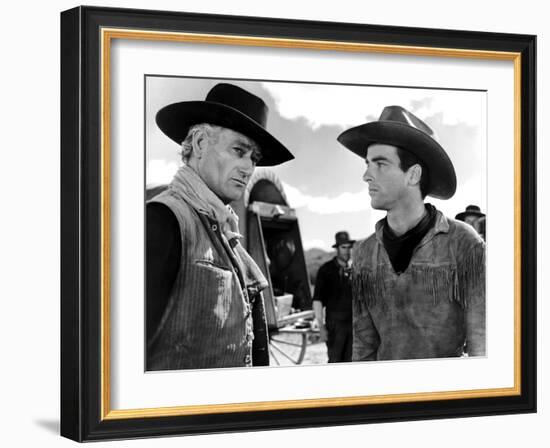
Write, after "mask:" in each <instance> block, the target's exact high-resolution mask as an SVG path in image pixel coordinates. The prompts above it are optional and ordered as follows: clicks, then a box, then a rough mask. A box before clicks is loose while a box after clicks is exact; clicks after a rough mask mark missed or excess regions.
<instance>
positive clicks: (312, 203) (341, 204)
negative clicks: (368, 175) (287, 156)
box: [283, 182, 370, 215]
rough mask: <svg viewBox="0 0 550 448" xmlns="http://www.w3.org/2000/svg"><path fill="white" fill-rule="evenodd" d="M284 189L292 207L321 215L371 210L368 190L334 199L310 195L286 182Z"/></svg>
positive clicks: (343, 194)
mask: <svg viewBox="0 0 550 448" xmlns="http://www.w3.org/2000/svg"><path fill="white" fill-rule="evenodd" d="M283 188H284V190H285V193H286V196H287V198H288V203H289V205H290V206H291V207H293V208H307V209H308V210H309V211H311V212H313V213H318V214H320V215H331V214H335V213H354V212H360V211H364V210H370V197H369V194H368V189H366V188H365V189H364V190H363V191H360V192H357V193H349V192H345V193H342V194H339V195H338V196H335V197H333V198H330V197H327V196H312V195H308V194H305V193H302V192H301V191H300V190H299V189H298V188H296V187H293V186H292V185H289V184H287V183H285V182H283Z"/></svg>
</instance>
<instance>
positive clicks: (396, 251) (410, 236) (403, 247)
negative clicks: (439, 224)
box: [382, 204, 436, 274]
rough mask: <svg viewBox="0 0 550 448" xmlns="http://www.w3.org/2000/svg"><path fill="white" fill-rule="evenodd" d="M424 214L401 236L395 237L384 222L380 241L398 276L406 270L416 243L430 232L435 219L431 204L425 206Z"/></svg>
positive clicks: (434, 211) (434, 210) (385, 221)
mask: <svg viewBox="0 0 550 448" xmlns="http://www.w3.org/2000/svg"><path fill="white" fill-rule="evenodd" d="M426 212H427V213H426V214H425V215H424V217H423V218H422V219H421V220H420V222H419V223H418V224H417V225H416V226H414V227H413V228H412V229H410V230H409V231H407V232H406V233H404V234H403V235H401V236H396V235H395V233H393V231H392V230H391V229H390V226H389V225H388V221H387V218H386V219H385V220H384V228H383V233H382V241H383V243H384V248H385V249H386V252H387V253H388V256H389V257H390V262H391V264H392V266H393V269H394V271H395V272H397V273H398V274H400V273H401V272H404V271H405V269H407V266H409V263H410V261H411V258H412V254H413V251H414V249H415V247H416V246H418V243H420V241H421V240H422V238H424V236H425V235H426V233H428V230H430V229H431V228H432V227H433V225H434V223H435V218H436V209H435V207H434V206H433V205H431V204H426Z"/></svg>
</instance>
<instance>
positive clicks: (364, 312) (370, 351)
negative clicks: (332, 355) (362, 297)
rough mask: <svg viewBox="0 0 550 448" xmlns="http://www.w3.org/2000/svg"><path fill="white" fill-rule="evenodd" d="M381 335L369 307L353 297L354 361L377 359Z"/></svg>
mask: <svg viewBox="0 0 550 448" xmlns="http://www.w3.org/2000/svg"><path fill="white" fill-rule="evenodd" d="M379 345H380V335H379V334H378V330H377V329H376V327H375V326H374V322H373V321H372V317H371V314H370V312H369V310H368V308H367V307H366V306H365V305H363V304H361V303H360V301H358V300H356V298H355V297H354V298H353V354H352V361H376V358H377V352H378V346H379Z"/></svg>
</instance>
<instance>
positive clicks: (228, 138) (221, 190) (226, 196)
mask: <svg viewBox="0 0 550 448" xmlns="http://www.w3.org/2000/svg"><path fill="white" fill-rule="evenodd" d="M260 158H261V153H260V150H259V148H258V146H257V145H256V143H255V142H254V141H253V140H252V139H250V138H248V137H246V136H245V135H243V134H240V133H239V132H235V131H232V130H231V129H226V128H221V129H220V131H219V134H218V138H217V140H216V139H215V138H214V139H213V141H210V142H208V143H207V148H206V150H205V151H204V152H203V153H202V156H201V158H200V160H199V161H198V173H199V175H200V176H201V178H202V179H203V180H204V182H205V183H206V185H208V187H209V188H210V189H211V190H212V191H213V192H214V193H215V194H216V196H218V197H219V198H220V199H221V200H222V202H223V203H224V204H228V203H230V202H232V201H236V200H238V199H240V198H241V197H242V195H243V193H244V191H245V188H246V185H247V184H248V181H249V179H250V176H252V173H253V172H254V169H255V167H256V164H257V163H258V162H259V160H260Z"/></svg>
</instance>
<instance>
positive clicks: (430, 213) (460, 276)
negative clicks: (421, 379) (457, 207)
mask: <svg viewBox="0 0 550 448" xmlns="http://www.w3.org/2000/svg"><path fill="white" fill-rule="evenodd" d="M338 141H339V142H340V143H342V144H343V145H344V146H345V147H346V148H348V149H349V150H351V151H353V152H354V153H355V154H357V155H359V156H360V157H361V158H363V159H365V161H366V163H367V170H366V172H365V175H364V177H363V179H364V180H365V182H367V183H368V185H369V194H370V196H371V206H372V207H373V208H375V209H379V210H386V211H387V215H386V218H384V219H383V220H381V221H379V222H378V223H377V225H376V231H375V233H374V234H373V235H371V236H370V237H369V238H367V239H366V240H364V241H362V242H361V243H359V244H358V245H357V247H356V248H355V250H354V267H353V296H354V297H353V305H354V307H353V312H354V315H353V333H354V336H353V360H354V361H364V360H377V359H378V360H382V359H409V358H437V357H452V356H462V355H463V354H464V353H467V354H468V355H469V356H481V355H485V245H484V242H483V240H482V239H481V238H480V237H479V235H478V234H477V233H476V232H475V231H474V229H473V228H472V227H471V226H468V225H466V224H464V223H462V222H460V221H456V220H453V219H450V218H447V217H445V216H444V215H443V214H442V213H441V212H440V211H438V210H436V209H435V207H434V206H432V205H430V204H425V203H424V198H425V196H426V195H431V196H433V197H435V198H439V199H448V198H450V197H452V196H453V195H454V193H455V190H456V175H455V171H454V167H453V164H452V162H451V160H450V159H449V157H448V155H447V154H446V152H445V151H444V149H443V148H442V147H441V146H440V145H439V143H438V142H437V141H436V140H435V138H434V134H433V131H432V130H431V129H430V128H429V126H428V125H427V124H426V123H424V122H423V121H422V120H420V119H419V118H418V117H416V116H415V115H413V114H412V113H410V112H409V111H407V110H406V109H404V108H402V107H400V106H388V107H386V108H385V109H384V110H383V112H382V114H381V116H380V119H379V120H378V121H374V122H370V123H366V124H363V125H360V126H357V127H354V128H351V129H348V130H346V131H345V132H343V133H342V134H341V135H340V136H339V137H338Z"/></svg>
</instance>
